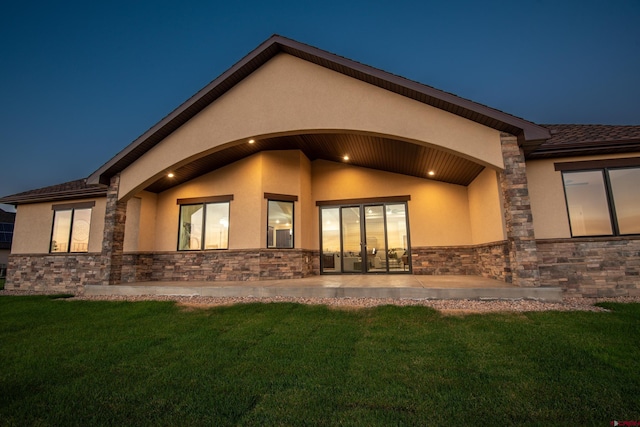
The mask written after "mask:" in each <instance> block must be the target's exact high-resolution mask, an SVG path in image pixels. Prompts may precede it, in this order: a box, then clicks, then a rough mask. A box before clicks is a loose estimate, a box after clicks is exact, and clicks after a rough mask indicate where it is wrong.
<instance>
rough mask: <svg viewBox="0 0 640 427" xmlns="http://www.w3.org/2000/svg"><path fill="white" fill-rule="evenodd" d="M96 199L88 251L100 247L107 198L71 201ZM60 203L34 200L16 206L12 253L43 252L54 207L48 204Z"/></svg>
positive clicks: (49, 235)
mask: <svg viewBox="0 0 640 427" xmlns="http://www.w3.org/2000/svg"><path fill="white" fill-rule="evenodd" d="M76 202H77V203H82V202H95V206H94V207H93V209H92V211H91V230H90V232H89V252H100V251H101V250H102V238H103V233H104V214H105V208H106V199H105V198H98V199H80V200H74V201H73V203H76ZM67 203H71V202H59V203H33V204H28V205H19V206H18V207H17V209H16V223H15V226H14V230H13V244H12V247H11V253H12V254H46V253H49V245H50V243H51V241H50V240H51V229H52V227H53V210H52V209H51V207H52V206H53V205H58V204H67Z"/></svg>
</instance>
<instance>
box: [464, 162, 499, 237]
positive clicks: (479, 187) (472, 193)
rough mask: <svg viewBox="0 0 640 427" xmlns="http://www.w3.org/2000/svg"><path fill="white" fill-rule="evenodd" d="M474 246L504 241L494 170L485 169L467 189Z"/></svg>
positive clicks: (497, 184)
mask: <svg viewBox="0 0 640 427" xmlns="http://www.w3.org/2000/svg"><path fill="white" fill-rule="evenodd" d="M467 191H468V194H469V218H470V221H471V241H472V242H473V244H474V245H477V244H481V243H489V242H497V241H500V240H504V239H505V229H504V217H503V215H502V203H501V198H500V187H499V183H498V176H497V173H496V171H495V170H493V169H491V168H485V169H484V170H483V171H482V172H481V173H480V175H478V176H477V177H476V179H474V180H473V182H472V183H471V184H469V187H468V189H467Z"/></svg>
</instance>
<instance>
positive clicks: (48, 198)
mask: <svg viewBox="0 0 640 427" xmlns="http://www.w3.org/2000/svg"><path fill="white" fill-rule="evenodd" d="M106 196H107V190H106V188H104V187H99V188H94V189H84V190H75V191H61V192H56V193H48V194H47V193H44V194H31V195H25V196H20V195H15V196H8V197H3V198H0V203H4V204H7V205H14V206H17V205H26V204H30V203H44V202H59V201H63V200H78V199H85V198H94V197H106Z"/></svg>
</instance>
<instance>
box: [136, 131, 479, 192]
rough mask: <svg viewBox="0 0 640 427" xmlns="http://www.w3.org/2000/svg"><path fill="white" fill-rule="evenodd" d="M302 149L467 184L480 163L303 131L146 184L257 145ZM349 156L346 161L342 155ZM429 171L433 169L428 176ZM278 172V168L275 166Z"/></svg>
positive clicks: (169, 183)
mask: <svg viewBox="0 0 640 427" xmlns="http://www.w3.org/2000/svg"><path fill="white" fill-rule="evenodd" d="M272 150H300V151H302V152H303V153H304V154H305V156H307V158H308V159H309V160H311V161H314V160H328V161H333V162H340V163H345V164H348V165H352V166H360V167H365V168H370V169H376V170H381V171H386V172H393V173H399V174H403V175H409V176H414V177H418V178H428V179H431V180H435V181H442V182H448V183H451V184H458V185H465V186H466V185H469V184H470V183H471V182H472V181H473V180H474V179H475V178H476V176H478V174H479V173H480V172H482V170H483V169H484V166H482V165H479V164H477V163H475V162H472V161H470V160H467V159H463V158H462V157H459V156H456V155H453V154H450V153H447V152H445V151H441V150H437V149H434V148H430V147H424V146H419V145H416V144H411V143H407V142H403V141H397V140H392V139H387V138H381V137H375V136H368V135H356V134H306V135H292V136H281V137H277V138H266V139H262V140H256V142H255V143H254V144H248V143H242V144H237V145H235V146H231V147H227V148H224V149H222V150H220V151H217V152H215V153H212V154H209V155H207V156H204V157H202V158H200V159H198V160H195V161H193V162H191V163H189V164H187V165H185V166H182V167H180V168H178V169H176V170H174V171H173V173H174V176H173V177H172V178H169V177H162V178H160V179H159V180H158V181H156V182H155V183H153V184H151V185H150V186H148V187H147V188H146V190H147V191H150V192H153V193H160V192H162V191H165V190H167V189H169V188H171V187H173V186H176V185H180V184H182V183H185V182H187V181H190V180H192V179H194V178H197V177H198V176H201V175H204V174H206V173H209V172H211V171H214V170H216V169H219V168H221V167H223V166H226V165H229V164H231V163H233V162H236V161H238V160H241V159H243V158H246V157H249V156H251V155H253V154H256V153H258V152H260V151H272ZM345 155H348V156H349V160H348V161H345V160H344V159H343V157H344V156H345ZM429 171H433V172H434V175H433V176H430V175H429ZM274 173H277V171H274Z"/></svg>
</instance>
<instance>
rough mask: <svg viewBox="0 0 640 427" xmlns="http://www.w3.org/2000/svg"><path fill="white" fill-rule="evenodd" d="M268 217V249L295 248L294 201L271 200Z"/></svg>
mask: <svg viewBox="0 0 640 427" xmlns="http://www.w3.org/2000/svg"><path fill="white" fill-rule="evenodd" d="M296 199H297V198H296ZM267 216H268V220H267V248H293V201H282V200H269V203H268V215H267Z"/></svg>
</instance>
